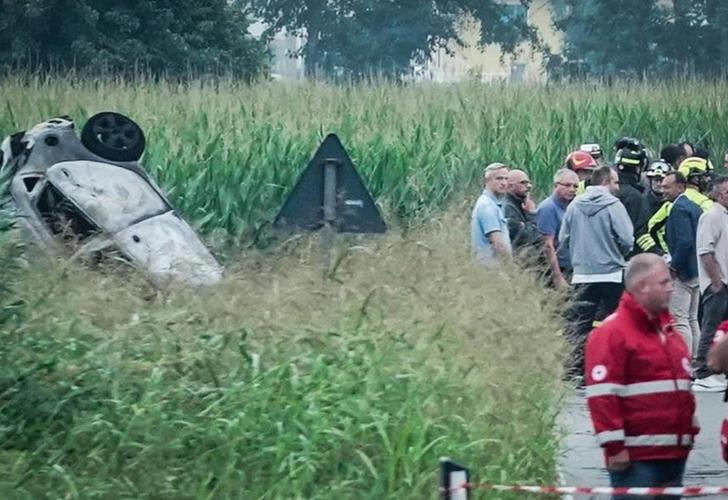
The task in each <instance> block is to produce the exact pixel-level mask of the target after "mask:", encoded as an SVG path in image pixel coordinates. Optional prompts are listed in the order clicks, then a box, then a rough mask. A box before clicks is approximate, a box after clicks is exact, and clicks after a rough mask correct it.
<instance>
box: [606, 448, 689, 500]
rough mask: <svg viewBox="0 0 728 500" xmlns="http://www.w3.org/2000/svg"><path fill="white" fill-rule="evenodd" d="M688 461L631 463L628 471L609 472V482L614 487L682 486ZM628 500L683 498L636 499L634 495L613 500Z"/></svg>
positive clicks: (675, 497) (660, 496)
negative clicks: (628, 499) (634, 499)
mask: <svg viewBox="0 0 728 500" xmlns="http://www.w3.org/2000/svg"><path fill="white" fill-rule="evenodd" d="M686 461H687V459H685V458H680V459H674V460H645V461H642V462H631V463H630V464H629V467H628V468H627V470H625V471H622V472H613V471H609V482H610V483H611V485H612V487H615V488H617V487H633V486H634V487H639V486H641V487H650V486H652V487H659V486H682V480H683V474H684V473H685V462H686ZM627 498H653V499H660V500H673V499H677V498H681V497H679V496H675V495H659V496H652V497H635V496H632V495H614V496H613V497H612V499H613V500H623V499H627Z"/></svg>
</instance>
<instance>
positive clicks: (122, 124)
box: [81, 111, 146, 161]
mask: <svg viewBox="0 0 728 500" xmlns="http://www.w3.org/2000/svg"><path fill="white" fill-rule="evenodd" d="M81 142H82V143H83V145H84V146H86V149H88V150H89V151H91V152H92V153H94V154H96V155H98V156H100V157H102V158H104V159H107V160H112V161H136V160H138V159H139V158H141V156H142V153H143V152H144V145H145V144H146V140H145V139H144V132H142V129H141V127H139V125H137V124H136V123H135V122H134V121H133V120H131V119H130V118H127V117H126V116H124V115H122V114H119V113H113V112H111V111H107V112H103V113H98V114H95V115H93V116H92V117H91V118H89V120H88V121H87V122H86V125H84V127H83V131H82V132H81Z"/></svg>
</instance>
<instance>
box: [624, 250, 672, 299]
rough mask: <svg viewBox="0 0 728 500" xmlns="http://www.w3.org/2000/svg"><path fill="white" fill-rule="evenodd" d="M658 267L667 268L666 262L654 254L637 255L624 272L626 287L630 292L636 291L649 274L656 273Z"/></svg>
mask: <svg viewBox="0 0 728 500" xmlns="http://www.w3.org/2000/svg"><path fill="white" fill-rule="evenodd" d="M657 266H663V267H664V266H665V261H664V260H662V258H661V257H659V256H658V255H655V254H653V253H641V254H639V255H635V256H634V257H632V259H631V260H630V261H629V263H628V264H627V269H625V270H624V287H625V288H626V289H627V291H628V292H632V291H634V289H635V288H636V287H637V286H639V284H640V282H641V281H642V280H644V278H646V277H647V276H648V275H649V274H651V273H653V272H654V271H655V268H656V267H657Z"/></svg>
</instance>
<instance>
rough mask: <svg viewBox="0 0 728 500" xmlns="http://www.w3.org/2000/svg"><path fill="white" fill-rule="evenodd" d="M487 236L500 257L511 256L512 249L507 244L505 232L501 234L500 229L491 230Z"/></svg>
mask: <svg viewBox="0 0 728 500" xmlns="http://www.w3.org/2000/svg"><path fill="white" fill-rule="evenodd" d="M486 236H487V237H488V241H490V244H491V245H492V246H493V252H495V254H496V255H497V256H498V257H500V258H502V259H505V258H507V257H510V255H511V251H510V249H509V248H508V245H506V242H505V241H504V240H503V234H501V232H500V231H491V232H490V233H488V234H487V235H486Z"/></svg>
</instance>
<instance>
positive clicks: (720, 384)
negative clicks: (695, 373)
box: [693, 375, 727, 392]
mask: <svg viewBox="0 0 728 500" xmlns="http://www.w3.org/2000/svg"><path fill="white" fill-rule="evenodd" d="M726 385H727V384H726V381H725V378H724V377H720V376H719V375H711V376H709V377H705V378H696V379H695V381H694V382H693V391H695V392H722V391H725V389H726Z"/></svg>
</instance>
